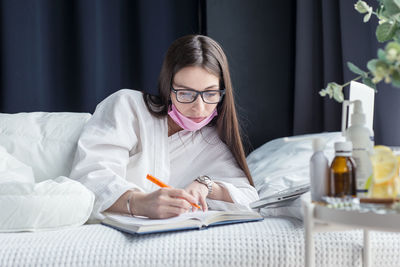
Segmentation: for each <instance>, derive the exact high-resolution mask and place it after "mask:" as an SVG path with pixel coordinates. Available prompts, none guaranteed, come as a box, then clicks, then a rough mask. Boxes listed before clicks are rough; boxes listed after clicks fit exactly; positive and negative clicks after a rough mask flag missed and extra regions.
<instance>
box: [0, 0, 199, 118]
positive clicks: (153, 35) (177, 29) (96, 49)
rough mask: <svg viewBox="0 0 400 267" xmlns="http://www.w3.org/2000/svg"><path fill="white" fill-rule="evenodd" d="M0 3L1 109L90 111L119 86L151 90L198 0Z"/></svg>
mask: <svg viewBox="0 0 400 267" xmlns="http://www.w3.org/2000/svg"><path fill="white" fill-rule="evenodd" d="M0 3H1V13H0V15H1V20H0V21H1V25H0V30H1V33H0V37H1V40H0V61H1V70H0V75H1V76H0V79H1V84H0V86H1V87H0V94H1V101H0V110H1V111H2V112H22V111H85V112H93V110H94V108H95V106H96V104H97V103H99V102H100V101H101V100H102V99H104V98H105V97H106V96H107V95H109V94H111V93H112V92H114V91H116V90H118V89H120V88H134V89H140V90H143V91H148V92H153V93H155V92H156V91H155V89H156V84H157V77H158V74H159V71H160V67H161V63H162V59H163V56H164V53H165V52H166V49H167V48H168V46H169V45H170V43H171V42H172V41H173V40H175V39H176V38H178V37H180V36H182V35H186V34H193V33H199V30H200V29H199V28H200V27H199V16H198V14H199V8H200V7H201V6H200V5H199V1H197V0H196V1H186V0H173V1H171V0H168V1H165V0H139V1H131V0H116V1H108V0H58V1H54V0H43V1H40V0H18V1H14V0H3V1H0Z"/></svg>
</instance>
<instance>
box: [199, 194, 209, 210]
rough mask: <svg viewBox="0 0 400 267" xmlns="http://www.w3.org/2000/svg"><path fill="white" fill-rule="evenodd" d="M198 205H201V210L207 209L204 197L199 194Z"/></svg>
mask: <svg viewBox="0 0 400 267" xmlns="http://www.w3.org/2000/svg"><path fill="white" fill-rule="evenodd" d="M200 205H201V207H202V209H203V211H207V210H208V206H207V202H206V199H205V198H203V197H201V196H200Z"/></svg>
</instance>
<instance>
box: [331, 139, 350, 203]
mask: <svg viewBox="0 0 400 267" xmlns="http://www.w3.org/2000/svg"><path fill="white" fill-rule="evenodd" d="M352 149H353V145H352V143H351V142H336V143H335V158H334V159H333V161H332V164H331V167H330V170H329V172H330V177H329V178H330V179H329V180H330V181H329V196H331V197H347V196H350V197H356V194H357V191H356V164H355V161H354V159H353V158H352V157H351V154H352Z"/></svg>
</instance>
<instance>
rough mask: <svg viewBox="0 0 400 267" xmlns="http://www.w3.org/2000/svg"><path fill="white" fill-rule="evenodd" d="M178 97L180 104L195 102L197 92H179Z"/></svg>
mask: <svg viewBox="0 0 400 267" xmlns="http://www.w3.org/2000/svg"><path fill="white" fill-rule="evenodd" d="M176 97H177V99H178V101H179V102H183V103H190V102H193V100H194V99H195V97H196V92H193V91H189V90H179V91H178V92H177V93H176Z"/></svg>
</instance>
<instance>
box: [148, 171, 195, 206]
mask: <svg viewBox="0 0 400 267" xmlns="http://www.w3.org/2000/svg"><path fill="white" fill-rule="evenodd" d="M146 178H147V179H148V180H150V181H151V182H153V183H155V184H156V185H158V186H159V187H167V188H172V187H170V186H169V185H167V184H164V183H163V182H161V181H160V180H158V179H157V178H156V177H154V176H152V175H150V174H147V176H146ZM189 203H190V205H192V206H193V207H195V208H198V209H201V208H200V206H199V205H197V204H195V203H192V202H189Z"/></svg>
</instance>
